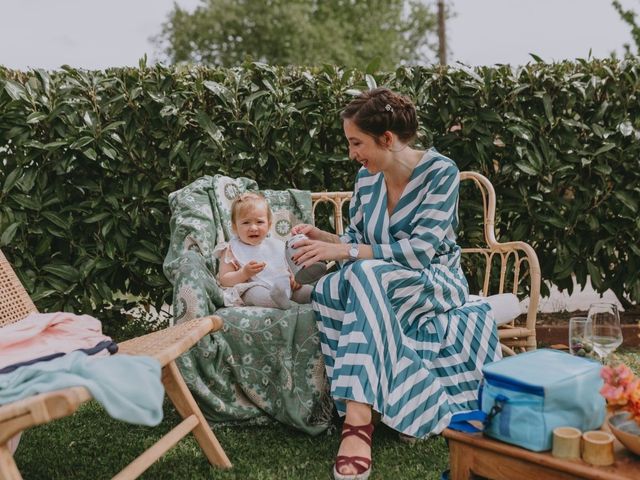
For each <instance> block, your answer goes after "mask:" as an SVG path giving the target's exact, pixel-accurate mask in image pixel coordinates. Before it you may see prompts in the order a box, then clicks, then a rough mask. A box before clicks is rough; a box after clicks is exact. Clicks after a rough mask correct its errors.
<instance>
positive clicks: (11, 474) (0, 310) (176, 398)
mask: <svg viewBox="0 0 640 480" xmlns="http://www.w3.org/2000/svg"><path fill="white" fill-rule="evenodd" d="M32 312H37V309H36V307H35V305H34V304H33V302H32V301H31V299H30V298H29V295H28V293H27V291H26V290H25V289H24V287H23V286H22V284H21V283H20V281H19V279H18V277H17V276H16V274H15V272H14V271H13V269H12V268H11V266H10V265H9V262H8V261H7V259H6V257H5V256H4V254H3V253H2V251H1V250H0V327H2V326H4V325H8V324H10V323H14V322H19V321H20V320H22V319H23V318H25V317H26V316H27V315H29V314H30V313H32ZM221 327H222V319H221V318H220V317H218V316H215V315H213V316H209V317H204V318H198V319H194V320H191V321H189V322H184V323H181V324H178V325H175V326H173V327H170V328H167V329H165V330H161V331H158V332H154V333H150V334H148V335H144V336H142V337H138V338H134V339H132V340H128V341H126V342H124V343H120V344H119V352H118V353H119V354H120V353H122V354H129V355H148V356H151V357H154V358H155V359H156V360H158V362H160V364H161V365H162V383H163V385H164V388H165V390H166V392H167V396H168V397H169V399H170V400H171V401H172V402H173V405H174V406H175V408H176V410H177V411H178V413H179V414H180V416H181V417H182V418H183V420H182V422H180V423H179V424H178V425H177V426H175V427H174V428H173V429H172V430H171V431H170V432H169V433H167V434H166V435H165V436H163V437H162V438H161V439H160V440H158V441H157V442H156V443H155V444H154V445H152V446H151V447H150V448H149V449H147V450H146V451H145V452H143V453H142V454H141V455H140V456H138V457H137V458H136V459H135V460H134V461H133V462H131V463H130V464H129V465H128V466H127V467H125V468H124V469H123V470H122V471H121V472H120V473H119V474H117V475H116V476H115V477H114V478H116V479H118V480H125V479H131V478H136V477H138V476H139V475H140V474H142V472H144V471H145V470H146V469H147V468H149V467H150V466H151V465H152V464H153V463H154V462H155V461H156V460H157V459H158V458H160V457H161V456H162V455H163V454H164V453H165V452H166V451H168V450H169V449H170V448H171V447H173V446H174V445H175V444H176V443H178V442H179V441H180V440H181V439H182V438H184V437H185V436H186V435H188V434H189V433H190V432H193V435H194V437H195V439H196V441H197V442H198V444H199V445H200V448H202V451H203V452H204V454H205V456H206V457H207V459H208V460H209V462H210V463H211V464H212V465H215V466H217V467H221V468H230V467H231V462H230V461H229V459H228V458H227V455H226V454H225V452H224V450H223V449H222V447H221V446H220V443H219V442H218V440H217V438H216V437H215V435H214V434H213V432H212V431H211V428H210V427H209V425H208V423H207V421H206V420H205V418H204V416H203V414H202V412H201V411H200V408H199V407H198V405H197V404H196V401H195V400H194V398H193V396H192V395H191V392H190V391H189V389H188V388H187V385H186V384H185V382H184V380H183V378H182V376H181V375H180V372H179V371H178V367H177V366H176V363H175V359H176V358H177V357H178V356H180V355H181V354H182V353H184V352H186V351H187V350H189V349H190V348H191V347H192V346H193V345H194V344H195V343H196V342H197V341H198V340H199V339H201V338H202V337H203V336H204V335H207V334H209V333H210V332H214V331H216V330H219V329H220V328H221ZM0 334H1V331H0ZM91 398H92V397H91V394H90V393H89V391H88V390H87V389H86V388H84V387H71V388H66V389H63V390H58V391H54V392H48V393H43V394H40V395H34V396H32V397H29V398H25V399H23V400H19V401H16V402H13V403H9V404H6V405H2V406H0V479H5V480H16V479H20V478H22V477H21V475H20V472H19V470H18V467H17V465H16V463H15V461H14V459H13V455H12V454H11V452H10V451H9V448H8V445H7V444H8V441H9V440H10V439H11V438H12V437H13V436H14V435H16V434H18V433H21V432H22V431H24V430H26V429H28V428H31V427H34V426H36V425H42V424H44V423H48V422H50V421H52V420H55V419H58V418H63V417H66V416H68V415H71V414H73V413H74V412H75V411H76V410H77V409H78V407H79V406H80V405H82V404H83V403H85V402H87V401H88V400H91Z"/></svg>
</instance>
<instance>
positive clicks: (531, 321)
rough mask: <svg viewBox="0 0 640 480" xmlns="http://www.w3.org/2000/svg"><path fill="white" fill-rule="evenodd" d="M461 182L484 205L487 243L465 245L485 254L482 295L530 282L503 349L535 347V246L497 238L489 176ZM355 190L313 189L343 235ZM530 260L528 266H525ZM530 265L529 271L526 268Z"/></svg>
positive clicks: (470, 175) (466, 176)
mask: <svg viewBox="0 0 640 480" xmlns="http://www.w3.org/2000/svg"><path fill="white" fill-rule="evenodd" d="M460 180H461V181H471V182H473V183H475V185H476V186H477V187H478V189H479V190H480V195H481V197H482V207H483V218H484V221H483V224H484V229H483V230H484V242H485V245H484V246H480V247H463V248H462V253H463V255H481V256H482V257H484V260H485V271H484V283H483V287H482V295H484V296H488V295H490V294H495V293H505V292H506V286H507V284H508V283H509V282H511V284H512V293H514V294H517V293H518V286H519V285H521V284H522V283H523V282H525V281H528V283H529V285H528V290H529V306H528V309H527V316H526V321H525V323H524V325H516V323H515V321H514V322H511V323H508V324H506V325H502V326H501V327H500V328H499V330H498V335H499V337H500V342H501V344H502V349H503V351H504V352H505V353H506V354H508V355H513V354H515V353H516V352H523V351H527V350H535V348H536V315H537V312H538V304H539V302H540V279H541V275H540V264H539V262H538V256H537V255H536V252H535V251H534V250H533V248H532V247H531V246H530V245H529V244H528V243H526V242H522V241H515V242H505V243H500V242H498V241H497V240H496V234H495V217H496V193H495V190H494V189H493V185H492V184H491V182H490V181H489V179H488V178H487V177H485V176H484V175H481V174H479V173H476V172H461V173H460ZM351 195H352V194H351V192H313V193H312V194H311V198H312V202H313V212H314V215H315V211H316V207H317V206H318V205H319V204H320V203H329V204H330V205H331V206H332V207H333V221H334V225H335V232H336V233H337V234H338V235H341V234H342V233H343V232H344V229H343V225H344V224H343V220H344V218H343V210H342V209H343V205H344V204H345V203H347V202H349V200H350V199H351ZM496 259H497V260H498V262H499V269H500V270H499V272H500V276H499V287H498V291H492V292H490V291H489V289H490V279H491V274H492V269H493V268H494V263H496V262H495V260H496ZM525 263H526V265H525ZM526 266H528V268H527V269H526V270H525V267H526Z"/></svg>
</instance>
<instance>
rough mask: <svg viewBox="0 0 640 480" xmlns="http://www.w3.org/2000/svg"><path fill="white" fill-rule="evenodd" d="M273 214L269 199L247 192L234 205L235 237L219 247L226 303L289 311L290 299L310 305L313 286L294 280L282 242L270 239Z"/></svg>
mask: <svg viewBox="0 0 640 480" xmlns="http://www.w3.org/2000/svg"><path fill="white" fill-rule="evenodd" d="M272 217H273V215H272V213H271V209H270V208H269V205H268V204H267V201H266V200H265V198H264V197H263V196H261V195H258V194H256V193H250V192H249V193H243V194H241V195H240V196H239V197H237V198H236V199H235V200H234V201H233V204H232V205H231V228H232V229H233V233H235V235H236V236H235V237H234V238H232V239H231V240H230V241H229V243H225V244H222V245H219V246H218V247H216V253H217V254H218V256H219V257H220V260H221V261H220V269H219V271H218V281H219V282H220V285H221V286H222V287H224V288H225V304H229V305H254V306H258V307H271V308H282V309H287V308H289V307H290V306H291V302H290V299H292V300H293V301H295V302H297V303H309V302H310V301H311V292H312V290H313V287H311V286H310V285H304V286H302V285H300V284H299V283H297V282H296V281H295V280H294V279H293V275H291V272H290V271H289V267H288V266H287V262H286V259H285V244H284V242H283V241H282V240H278V239H276V238H271V237H267V235H268V233H269V230H270V228H271V222H272Z"/></svg>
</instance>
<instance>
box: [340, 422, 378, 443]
mask: <svg viewBox="0 0 640 480" xmlns="http://www.w3.org/2000/svg"><path fill="white" fill-rule="evenodd" d="M372 435H373V423H368V424H366V425H351V424H350V423H346V422H345V423H344V425H343V426H342V437H341V440H344V439H345V438H347V437H351V436H356V437H358V438H360V439H361V440H362V441H364V442H365V443H366V444H367V445H369V446H371V437H372Z"/></svg>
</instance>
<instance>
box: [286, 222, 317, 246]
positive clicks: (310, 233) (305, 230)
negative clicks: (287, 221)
mask: <svg viewBox="0 0 640 480" xmlns="http://www.w3.org/2000/svg"><path fill="white" fill-rule="evenodd" d="M299 233H302V234H303V235H306V236H307V237H309V238H310V239H311V240H320V239H321V238H322V237H323V234H324V233H325V232H323V231H322V230H320V229H319V228H318V227H314V226H313V225H309V224H308V223H299V224H298V225H296V226H294V227H293V228H292V229H291V235H298V234H299ZM296 245H298V244H296ZM296 245H293V247H295V246H296Z"/></svg>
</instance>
